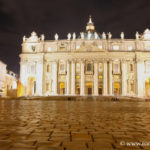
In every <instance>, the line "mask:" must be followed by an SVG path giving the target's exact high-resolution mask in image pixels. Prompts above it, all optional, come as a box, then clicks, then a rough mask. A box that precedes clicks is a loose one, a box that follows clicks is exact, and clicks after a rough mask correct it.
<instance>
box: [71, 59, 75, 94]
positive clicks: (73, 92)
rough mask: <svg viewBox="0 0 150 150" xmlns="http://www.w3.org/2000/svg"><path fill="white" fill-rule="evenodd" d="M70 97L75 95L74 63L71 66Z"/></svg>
mask: <svg viewBox="0 0 150 150" xmlns="http://www.w3.org/2000/svg"><path fill="white" fill-rule="evenodd" d="M71 95H75V62H74V61H72V66H71Z"/></svg>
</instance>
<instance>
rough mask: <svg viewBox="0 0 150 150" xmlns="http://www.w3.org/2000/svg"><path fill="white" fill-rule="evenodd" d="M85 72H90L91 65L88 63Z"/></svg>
mask: <svg viewBox="0 0 150 150" xmlns="http://www.w3.org/2000/svg"><path fill="white" fill-rule="evenodd" d="M87 71H92V64H90V63H88V64H87Z"/></svg>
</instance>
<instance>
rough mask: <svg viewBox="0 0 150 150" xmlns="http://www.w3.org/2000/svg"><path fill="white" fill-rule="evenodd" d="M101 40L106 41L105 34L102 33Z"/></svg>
mask: <svg viewBox="0 0 150 150" xmlns="http://www.w3.org/2000/svg"><path fill="white" fill-rule="evenodd" d="M102 39H104V40H105V39H106V34H105V32H103V33H102Z"/></svg>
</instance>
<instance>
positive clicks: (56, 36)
mask: <svg viewBox="0 0 150 150" xmlns="http://www.w3.org/2000/svg"><path fill="white" fill-rule="evenodd" d="M58 38H59V36H58V34H57V33H56V34H55V40H56V41H57V40H58Z"/></svg>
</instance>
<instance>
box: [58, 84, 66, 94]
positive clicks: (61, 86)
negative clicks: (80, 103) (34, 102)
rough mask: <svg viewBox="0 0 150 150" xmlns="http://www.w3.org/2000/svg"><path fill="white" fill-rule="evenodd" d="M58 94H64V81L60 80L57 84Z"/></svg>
mask: <svg viewBox="0 0 150 150" xmlns="http://www.w3.org/2000/svg"><path fill="white" fill-rule="evenodd" d="M59 94H60V95H64V94H65V83H64V82H60V84H59Z"/></svg>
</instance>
